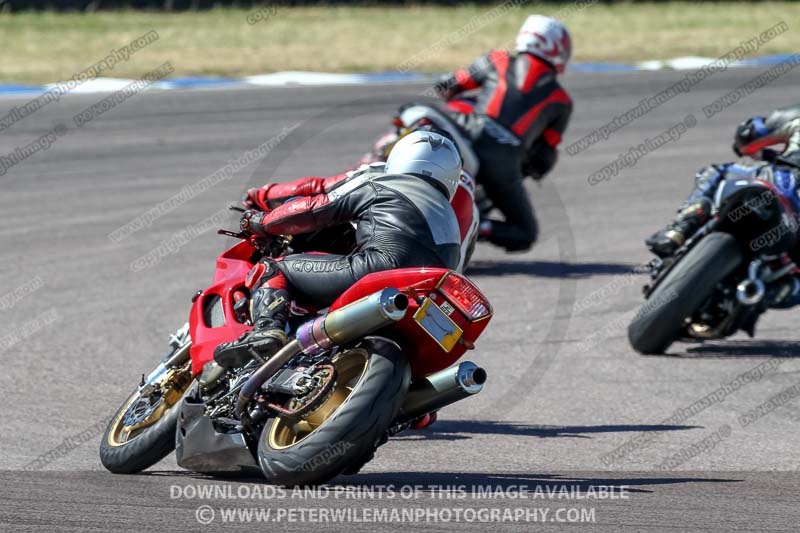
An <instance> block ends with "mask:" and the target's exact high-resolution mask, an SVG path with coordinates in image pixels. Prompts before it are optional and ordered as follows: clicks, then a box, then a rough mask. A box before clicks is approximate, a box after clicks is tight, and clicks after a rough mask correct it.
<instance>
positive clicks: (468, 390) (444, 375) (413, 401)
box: [398, 361, 487, 420]
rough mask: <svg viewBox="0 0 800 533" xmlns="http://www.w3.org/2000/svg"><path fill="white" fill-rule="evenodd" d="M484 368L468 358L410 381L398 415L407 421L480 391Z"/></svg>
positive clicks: (484, 373) (485, 375)
mask: <svg viewBox="0 0 800 533" xmlns="http://www.w3.org/2000/svg"><path fill="white" fill-rule="evenodd" d="M486 377H487V374H486V370H484V369H483V368H481V367H479V366H478V365H476V364H475V363H473V362H471V361H464V362H463V363H461V364H459V365H458V366H452V367H450V368H445V369H444V370H440V371H439V372H436V373H433V374H431V375H429V376H426V377H424V378H422V379H417V380H414V381H412V382H411V386H410V387H409V388H408V394H407V395H406V399H405V401H403V405H402V407H401V408H400V413H399V415H398V416H399V418H400V419H405V420H410V419H413V418H417V417H419V416H423V415H425V414H427V413H430V412H432V411H436V410H438V409H441V408H442V407H446V406H448V405H450V404H453V403H455V402H457V401H459V400H463V399H465V398H469V397H470V396H473V395H475V394H478V393H479V392H481V391H482V390H483V384H484V383H486Z"/></svg>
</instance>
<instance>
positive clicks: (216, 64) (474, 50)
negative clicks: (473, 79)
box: [0, 0, 800, 83]
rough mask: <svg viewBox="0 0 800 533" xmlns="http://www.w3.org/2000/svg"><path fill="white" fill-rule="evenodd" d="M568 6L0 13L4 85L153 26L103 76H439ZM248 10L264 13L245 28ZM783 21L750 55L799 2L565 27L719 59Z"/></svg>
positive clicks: (792, 39) (583, 39) (615, 54)
mask: <svg viewBox="0 0 800 533" xmlns="http://www.w3.org/2000/svg"><path fill="white" fill-rule="evenodd" d="M584 1H586V0H584ZM566 5H569V4H564V5H563V6H558V5H553V4H545V5H535V4H528V5H526V6H522V7H518V8H510V9H506V10H503V12H500V11H495V12H493V14H489V11H490V10H491V9H492V7H491V6H489V7H487V6H470V5H464V6H461V7H450V8H440V7H431V6H418V7H407V8H386V7H308V8H283V7H267V8H262V11H260V12H259V11H258V9H253V10H237V9H215V10H211V11H202V12H192V13H174V14H172V13H166V14H165V13H154V12H140V11H126V12H101V13H94V14H90V15H81V14H59V13H21V14H12V15H8V14H3V15H0V81H3V82H22V83H41V82H52V81H57V80H64V79H68V78H70V77H72V75H73V74H75V73H76V72H80V71H82V70H83V69H85V68H86V67H88V66H90V65H92V64H94V63H95V62H97V61H99V60H101V59H102V58H103V57H105V56H106V55H107V54H108V53H109V51H110V50H111V49H113V48H117V47H120V46H123V45H125V44H127V43H129V42H130V41H131V40H132V39H134V38H136V37H137V36H139V35H142V34H144V33H146V32H148V31H150V30H155V31H156V32H158V35H159V39H158V41H157V42H155V43H153V44H152V45H150V46H148V47H146V48H145V49H143V50H141V51H139V52H137V53H136V54H135V55H133V56H132V57H131V58H130V59H129V60H127V61H123V62H120V63H118V64H117V65H116V66H115V68H114V69H113V70H112V71H110V72H108V73H107V75H109V76H113V77H138V76H140V75H141V74H142V73H144V72H147V71H150V70H152V69H153V68H155V67H156V66H158V65H160V64H161V63H163V62H164V61H170V62H171V63H172V65H173V66H174V67H175V75H176V76H182V75H210V76H244V75H249V74H262V73H267V72H274V71H281V70H316V71H327V72H361V71H381V70H398V69H400V68H402V67H410V68H409V69H410V70H416V71H426V72H442V71H447V70H450V69H452V68H455V67H457V66H461V65H465V64H468V63H469V62H470V61H471V60H472V59H473V58H474V57H476V56H477V55H479V54H481V53H483V52H484V51H486V50H487V49H490V48H493V47H502V46H508V45H509V43H510V42H511V40H512V39H513V37H514V35H515V34H516V31H517V29H518V27H519V25H520V24H521V23H522V21H523V20H524V19H525V17H526V16H527V15H528V14H531V13H543V14H553V13H556V12H557V11H558V10H559V9H562V8H563V7H564V6H566ZM259 13H260V15H259ZM495 15H496V16H495ZM248 17H250V20H251V21H252V20H254V17H258V18H259V19H262V20H260V21H259V22H257V23H255V24H250V23H248ZM489 19H491V20H490V21H489V22H488V23H487V20H489ZM781 20H783V21H786V22H787V23H788V24H789V26H790V31H788V32H786V33H784V34H783V35H780V36H779V37H777V38H775V39H774V40H772V41H771V42H769V43H767V44H766V45H765V46H763V47H762V48H761V49H759V50H758V51H757V52H755V54H756V55H764V54H774V53H788V52H796V51H797V50H800V32H798V31H797V28H795V27H793V24H794V23H795V22H796V21H798V20H800V3H795V2H759V3H752V4H751V3H734V2H720V3H716V4H706V3H703V4H694V3H691V2H685V3H665V4H649V3H648V4H639V3H637V4H614V5H610V6H609V5H606V4H596V5H592V6H590V7H587V8H585V9H584V10H582V11H578V12H575V13H573V14H571V15H570V16H569V17H568V18H567V19H566V20H565V22H566V23H567V24H568V26H569V27H570V29H571V31H572V34H573V42H574V47H575V51H574V61H578V62H582V61H612V62H630V61H637V60H645V59H665V58H670V57H675V56H683V55H703V56H719V55H722V54H724V53H725V52H727V51H728V50H730V49H732V48H734V47H735V46H737V45H738V44H739V43H740V42H741V41H743V40H746V39H749V38H751V37H753V36H755V35H757V34H758V33H759V32H760V31H762V30H763V29H766V28H767V27H770V26H772V25H774V24H776V23H777V22H779V21H781Z"/></svg>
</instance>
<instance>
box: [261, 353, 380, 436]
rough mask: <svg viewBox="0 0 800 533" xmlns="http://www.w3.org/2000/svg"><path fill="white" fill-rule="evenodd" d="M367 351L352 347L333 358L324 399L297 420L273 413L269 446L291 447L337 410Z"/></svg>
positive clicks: (363, 370) (360, 372) (359, 376)
mask: <svg viewBox="0 0 800 533" xmlns="http://www.w3.org/2000/svg"><path fill="white" fill-rule="evenodd" d="M368 362H369V352H367V350H365V349H364V348H354V349H352V350H346V351H345V352H343V353H341V354H339V355H337V356H336V357H334V358H333V360H332V361H331V363H332V364H333V366H334V368H336V383H335V384H334V386H333V390H332V391H331V392H330V395H329V396H328V399H326V400H325V402H324V403H323V404H322V405H320V406H319V407H318V408H316V409H314V410H313V411H311V412H310V413H308V414H307V415H305V416H304V417H302V418H301V419H299V420H292V419H287V418H284V417H280V416H279V417H276V418H275V420H274V422H273V423H272V427H271V428H270V430H269V446H270V448H272V449H274V450H284V449H286V448H291V447H292V446H295V445H297V444H299V443H301V442H302V441H303V440H305V439H306V438H308V437H309V435H311V434H312V433H313V432H314V431H316V430H317V429H318V428H320V427H321V426H322V425H323V424H324V423H325V422H326V421H327V420H328V419H329V418H330V417H331V416H333V414H334V413H335V412H336V411H338V410H339V408H340V407H341V406H342V405H343V404H344V402H345V401H347V399H348V398H349V397H350V395H351V394H352V393H353V391H354V390H355V388H356V387H357V386H358V384H359V383H360V382H361V380H362V379H363V378H364V375H365V374H366V372H367V363H368Z"/></svg>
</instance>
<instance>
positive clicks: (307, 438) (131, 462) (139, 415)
mask: <svg viewBox="0 0 800 533" xmlns="http://www.w3.org/2000/svg"><path fill="white" fill-rule="evenodd" d="M350 231H352V230H351V229H350ZM347 232H348V227H340V228H331V229H328V230H324V231H320V232H317V233H314V234H309V235H301V236H295V237H277V238H274V239H272V240H269V241H267V240H265V239H262V238H257V237H255V236H253V235H250V234H244V233H232V232H228V231H225V230H220V233H221V234H225V235H229V236H234V237H236V238H238V239H240V242H239V243H238V244H236V245H235V246H233V247H232V248H230V249H229V250H227V251H225V252H224V253H223V254H222V255H220V256H219V258H218V260H217V270H216V273H215V276H214V282H213V283H212V284H211V286H210V287H208V288H207V289H205V290H202V291H198V292H197V294H195V296H194V298H193V300H192V301H193V304H192V309H191V313H190V317H189V323H188V324H186V325H184V327H182V328H181V329H180V330H178V331H177V332H176V333H175V334H174V335H173V336H172V337H171V339H170V343H171V347H172V350H171V352H170V353H169V355H167V356H166V357H165V358H164V359H163V360H162V361H161V363H160V364H159V365H158V366H157V367H156V368H155V369H154V370H153V371H152V372H150V374H148V375H147V376H142V380H141V383H140V384H139V386H138V387H137V389H136V390H135V391H134V392H133V394H131V396H130V397H129V398H128V399H127V400H126V401H125V402H124V403H123V404H122V407H120V409H119V410H118V411H117V413H116V415H114V417H113V419H112V420H111V422H110V424H109V426H108V428H107V430H106V432H105V435H104V436H103V440H102V442H101V445H100V458H101V461H102V463H103V465H104V466H105V467H106V468H107V469H108V470H110V471H112V472H116V473H134V472H138V471H140V470H142V469H145V468H147V467H149V466H152V465H153V464H155V463H156V462H158V461H159V460H161V459H162V458H164V457H165V456H167V455H168V454H169V453H170V452H171V451H173V450H176V456H177V462H178V464H179V465H180V466H182V467H183V468H186V469H189V470H193V471H196V472H202V473H208V474H228V475H230V474H242V475H253V474H258V473H262V474H263V475H264V476H265V477H266V478H267V480H268V481H269V482H271V483H275V484H281V485H305V484H318V483H323V482H325V481H327V480H329V479H331V478H333V477H335V476H337V475H339V474H354V473H356V472H358V470H359V469H360V468H361V467H362V466H363V465H364V464H365V463H366V462H367V461H369V460H370V459H371V458H372V457H373V455H374V453H375V450H376V449H377V447H378V446H380V445H381V444H383V443H385V442H386V441H387V440H388V438H389V437H391V436H392V435H395V434H397V433H398V432H400V431H403V430H406V429H408V428H411V427H412V426H415V425H419V424H420V423H421V422H422V421H424V420H427V419H428V417H429V415H430V413H435V412H436V411H437V410H438V409H441V408H442V407H444V406H447V405H449V404H452V403H454V402H456V401H459V400H462V399H464V398H468V397H470V396H471V395H474V394H476V393H478V392H480V391H481V389H482V388H483V384H484V382H485V381H486V372H485V371H484V370H483V369H482V368H480V367H478V366H477V365H475V364H474V363H471V362H468V361H465V362H462V363H460V364H458V365H454V363H456V362H457V361H458V359H459V358H461V356H462V355H464V353H465V352H466V351H467V350H469V349H472V348H473V347H474V343H475V341H476V340H477V339H478V337H479V336H480V335H481V333H482V332H483V330H484V329H485V328H486V325H487V324H488V323H489V320H490V319H491V316H492V308H491V305H490V304H489V302H488V300H487V299H486V297H485V296H484V295H483V294H482V293H481V292H480V290H478V288H477V287H476V286H475V285H474V284H473V283H472V282H471V281H470V280H469V279H467V278H466V277H464V276H463V275H461V274H458V273H457V272H455V271H449V270H446V269H437V268H412V269H399V270H391V271H386V272H380V273H375V274H370V275H368V276H365V277H364V278H362V279H361V280H359V281H358V282H357V283H356V284H355V285H353V286H352V287H350V289H348V290H347V291H346V292H345V293H344V294H342V295H341V296H339V298H338V299H337V300H336V301H335V302H334V303H333V304H332V305H331V306H330V307H329V308H327V309H319V308H317V307H315V306H314V305H313V303H311V302H304V301H296V302H293V303H292V317H291V318H290V320H289V323H288V325H287V329H288V333H289V338H290V342H289V343H288V344H287V345H286V346H285V347H284V348H283V349H281V350H280V351H279V352H278V353H277V354H275V355H274V356H272V357H270V358H269V359H267V360H258V359H254V360H252V361H251V362H249V363H248V364H246V365H245V366H244V367H242V368H238V369H234V370H226V369H224V368H222V367H220V366H219V365H217V363H215V362H214V360H213V352H214V349H215V348H216V347H217V346H218V345H219V344H220V343H222V342H226V341H230V340H233V339H235V338H237V337H239V336H240V335H241V334H242V333H244V332H245V331H247V330H249V329H250V328H252V325H251V317H250V316H249V310H248V308H249V301H248V300H249V297H250V294H249V290H248V289H247V286H246V283H245V282H246V278H247V275H248V273H249V272H250V270H251V268H252V267H253V266H254V265H255V264H256V263H257V262H258V261H259V260H260V259H262V258H263V257H265V256H269V257H281V256H284V255H286V254H289V253H298V252H302V251H311V250H316V251H327V252H334V253H341V251H342V248H343V247H346V246H348V242H352V241H351V240H349V237H348V235H347ZM451 365H453V366H451Z"/></svg>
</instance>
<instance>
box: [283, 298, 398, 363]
mask: <svg viewBox="0 0 800 533" xmlns="http://www.w3.org/2000/svg"><path fill="white" fill-rule="evenodd" d="M406 309H408V297H407V296H406V295H405V294H403V293H402V292H400V291H398V290H397V289H394V288H388V289H383V290H381V291H378V292H375V293H373V294H370V295H369V296H365V297H364V298H362V299H360V300H357V301H355V302H353V303H350V304H347V305H346V306H344V307H342V308H341V309H337V310H335V311H331V312H330V313H327V314H325V315H323V316H321V317H319V318H316V319H314V320H311V321H309V322H306V323H305V324H303V325H302V326H300V328H299V329H298V330H297V341H298V342H299V343H300V347H301V350H302V351H303V352H304V353H306V354H308V355H315V354H319V353H322V352H324V351H327V350H330V349H331V348H333V347H334V346H337V345H340V344H347V343H348V342H352V341H354V340H357V339H359V338H361V337H363V336H364V335H369V334H370V333H372V332H373V331H375V330H377V329H380V328H382V327H384V326H387V325H389V324H391V323H393V322H397V321H398V320H401V319H402V318H403V317H404V316H405V315H406Z"/></svg>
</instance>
